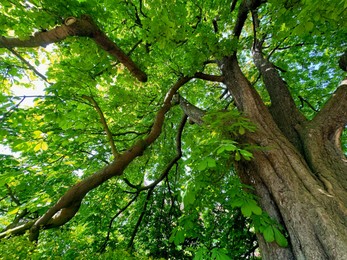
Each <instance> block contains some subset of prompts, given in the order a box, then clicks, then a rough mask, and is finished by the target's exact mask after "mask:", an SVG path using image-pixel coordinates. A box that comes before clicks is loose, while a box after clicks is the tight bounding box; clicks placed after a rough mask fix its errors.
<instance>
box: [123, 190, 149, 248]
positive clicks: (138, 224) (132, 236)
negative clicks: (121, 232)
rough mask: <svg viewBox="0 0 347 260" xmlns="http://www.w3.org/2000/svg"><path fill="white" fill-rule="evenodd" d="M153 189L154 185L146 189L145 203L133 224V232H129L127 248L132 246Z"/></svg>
mask: <svg viewBox="0 0 347 260" xmlns="http://www.w3.org/2000/svg"><path fill="white" fill-rule="evenodd" d="M153 190H154V187H152V188H150V189H149V190H148V192H147V197H146V201H145V204H144V205H143V209H142V212H141V214H140V217H139V218H138V220H137V222H136V225H135V227H134V230H133V232H132V234H131V238H130V240H129V243H128V245H127V248H128V249H130V248H132V246H133V243H134V239H135V236H136V233H137V231H138V230H139V227H140V225H141V222H142V219H143V217H144V216H145V214H146V210H147V205H148V202H149V199H150V198H151V196H152V193H153Z"/></svg>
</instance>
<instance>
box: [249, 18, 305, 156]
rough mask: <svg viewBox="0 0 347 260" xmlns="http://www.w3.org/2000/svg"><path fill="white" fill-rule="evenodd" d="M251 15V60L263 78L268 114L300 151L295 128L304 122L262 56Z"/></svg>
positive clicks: (284, 86) (289, 95) (281, 81)
mask: <svg viewBox="0 0 347 260" xmlns="http://www.w3.org/2000/svg"><path fill="white" fill-rule="evenodd" d="M252 13H253V27H254V38H255V39H254V45H253V50H252V54H253V60H254V63H255V65H256V67H257V68H258V70H259V72H260V73H261V75H262V77H263V81H264V84H265V87H266V89H267V91H268V93H269V96H270V99H271V107H270V112H271V115H272V117H273V119H274V120H275V122H276V124H277V125H278V127H279V128H280V129H281V131H282V132H283V133H284V134H285V136H286V137H287V138H288V139H289V141H290V142H291V143H292V144H293V145H294V146H295V147H296V148H297V149H298V150H299V151H302V147H301V142H300V138H299V135H298V133H297V131H296V129H295V128H296V126H297V125H299V124H301V123H302V122H304V121H305V118H304V116H303V115H302V114H301V113H300V111H299V110H298V108H297V107H296V105H295V102H294V100H293V98H292V96H291V93H290V92H289V89H288V85H287V83H286V82H285V81H284V80H283V79H282V78H281V76H280V74H279V73H278V71H277V70H276V67H275V66H274V65H273V64H272V63H271V62H270V61H269V60H267V59H265V58H264V56H263V54H262V42H261V41H258V40H257V39H256V29H257V28H258V18H257V15H256V12H255V11H254V12H252Z"/></svg>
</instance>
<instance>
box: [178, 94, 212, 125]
mask: <svg viewBox="0 0 347 260" xmlns="http://www.w3.org/2000/svg"><path fill="white" fill-rule="evenodd" d="M178 99H179V104H180V107H181V108H182V110H183V111H184V113H185V114H186V115H187V116H188V117H189V119H190V120H191V121H192V122H193V123H195V124H198V125H202V124H203V123H204V121H203V120H202V118H203V116H204V115H205V114H206V111H204V110H202V109H200V108H198V107H196V106H194V105H193V104H191V103H189V102H188V101H187V100H186V99H185V98H183V97H181V96H179V95H178Z"/></svg>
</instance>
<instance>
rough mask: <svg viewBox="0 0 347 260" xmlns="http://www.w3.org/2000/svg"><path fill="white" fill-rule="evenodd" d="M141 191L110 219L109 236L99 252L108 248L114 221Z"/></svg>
mask: <svg viewBox="0 0 347 260" xmlns="http://www.w3.org/2000/svg"><path fill="white" fill-rule="evenodd" d="M139 194H140V193H139V192H138V193H136V194H135V196H134V197H133V198H132V199H131V200H130V201H129V202H128V204H126V205H125V206H124V207H123V208H121V209H120V210H119V211H118V212H117V214H116V215H114V216H113V217H112V219H111V220H110V223H109V224H108V230H107V236H106V238H105V241H104V243H103V244H102V245H101V247H100V249H99V252H101V253H102V252H104V251H105V249H106V246H107V243H108V241H109V239H110V234H111V229H112V224H113V221H114V220H115V219H116V218H117V217H118V216H119V215H120V214H122V213H123V212H124V211H125V210H126V209H127V208H128V207H129V206H130V205H131V204H132V203H133V202H134V201H135V200H136V199H137V197H138V196H139Z"/></svg>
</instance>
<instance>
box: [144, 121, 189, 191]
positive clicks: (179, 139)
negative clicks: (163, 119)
mask: <svg viewBox="0 0 347 260" xmlns="http://www.w3.org/2000/svg"><path fill="white" fill-rule="evenodd" d="M187 118H188V117H187V116H186V115H183V117H182V120H181V123H180V125H179V127H178V130H177V136H176V156H175V157H174V158H172V160H171V161H170V162H169V163H168V165H167V166H166V167H165V169H164V171H163V172H162V174H161V175H160V176H159V178H158V179H157V180H155V181H154V182H153V183H151V184H149V185H147V186H145V187H141V188H140V189H138V190H139V191H143V190H148V189H152V188H154V187H155V186H157V185H158V184H159V183H160V182H161V181H162V180H164V179H165V178H166V177H167V176H168V174H169V172H170V170H171V168H172V167H173V166H174V165H175V164H176V163H177V162H178V160H179V159H181V157H182V149H181V148H182V132H183V129H184V126H185V124H186V122H187Z"/></svg>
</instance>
